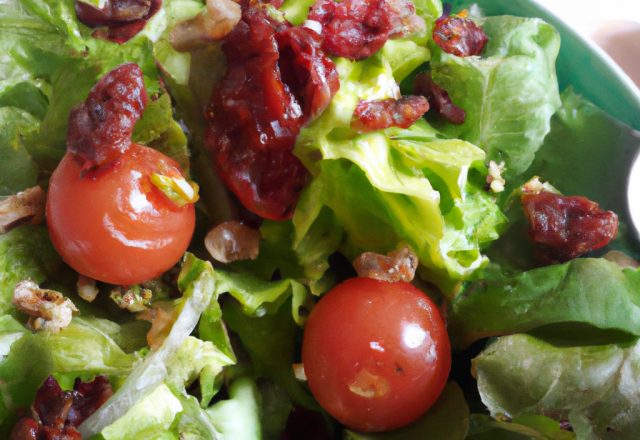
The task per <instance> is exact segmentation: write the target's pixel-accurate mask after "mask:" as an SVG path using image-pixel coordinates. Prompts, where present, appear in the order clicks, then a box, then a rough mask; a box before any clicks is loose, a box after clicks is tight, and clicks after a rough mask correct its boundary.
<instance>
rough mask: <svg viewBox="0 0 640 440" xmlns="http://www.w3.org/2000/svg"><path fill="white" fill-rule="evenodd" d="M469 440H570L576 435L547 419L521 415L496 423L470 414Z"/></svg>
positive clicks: (487, 418) (484, 417) (485, 417)
mask: <svg viewBox="0 0 640 440" xmlns="http://www.w3.org/2000/svg"><path fill="white" fill-rule="evenodd" d="M470 422H471V423H470V426H469V435H468V436H467V438H468V439H469V440H530V439H535V440H572V439H575V438H576V434H575V433H574V432H571V431H567V430H565V429H562V428H561V427H560V423H558V422H556V421H555V420H553V419H550V418H549V417H546V416H542V415H533V414H522V415H520V416H517V417H515V418H514V419H513V421H508V422H507V421H498V420H495V419H493V418H491V417H490V416H487V415H485V414H471V417H470Z"/></svg>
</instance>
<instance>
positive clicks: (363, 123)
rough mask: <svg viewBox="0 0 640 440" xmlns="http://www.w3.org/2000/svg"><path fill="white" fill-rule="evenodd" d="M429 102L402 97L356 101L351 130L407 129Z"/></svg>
mask: <svg viewBox="0 0 640 440" xmlns="http://www.w3.org/2000/svg"><path fill="white" fill-rule="evenodd" d="M427 110H429V102H428V101H427V98H425V97H423V96H404V97H402V98H400V99H393V98H390V99H379V100H374V101H368V100H364V99H361V100H360V101H358V105H357V106H356V111H355V112H354V114H353V115H354V116H355V117H356V120H354V121H353V122H351V128H354V129H356V130H359V131H365V132H366V131H373V130H384V129H385V128H389V127H400V128H409V127H411V126H412V125H413V124H414V123H415V122H416V121H417V120H418V119H419V118H420V117H421V116H422V115H423V114H425V112H426V111H427Z"/></svg>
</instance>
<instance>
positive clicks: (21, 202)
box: [0, 186, 46, 234]
mask: <svg viewBox="0 0 640 440" xmlns="http://www.w3.org/2000/svg"><path fill="white" fill-rule="evenodd" d="M45 205H46V194H45V193H44V191H43V190H42V189H41V188H40V187H39V186H34V187H33V188H29V189H27V190H25V191H23V192H21V193H18V194H16V195H13V196H10V197H7V198H6V199H4V200H2V201H0V234H4V233H6V232H9V231H10V230H12V229H13V228H17V227H18V226H20V225H24V224H30V225H37V224H40V223H41V222H42V220H43V219H44V211H45Z"/></svg>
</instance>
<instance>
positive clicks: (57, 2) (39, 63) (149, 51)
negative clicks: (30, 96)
mask: <svg viewBox="0 0 640 440" xmlns="http://www.w3.org/2000/svg"><path fill="white" fill-rule="evenodd" d="M91 32H92V30H91V29H90V28H88V27H87V26H85V25H84V24H82V23H80V22H79V21H78V20H77V18H76V15H75V7H74V1H73V0H25V1H20V2H18V1H16V0H8V1H5V2H2V4H0V51H2V53H3V54H4V56H3V58H2V60H0V72H2V73H3V75H1V77H3V78H5V77H6V78H7V79H6V80H4V81H10V82H11V83H15V82H16V80H17V79H18V78H19V79H20V80H21V81H23V82H24V81H26V82H28V83H30V84H32V85H33V86H34V87H35V86H38V87H39V88H40V89H41V90H44V91H45V92H46V93H45V96H46V97H47V100H48V106H47V109H46V113H45V114H44V117H42V112H41V109H36V110H37V111H38V113H39V114H38V115H37V116H38V118H39V119H40V118H41V117H42V123H41V125H40V129H39V131H38V132H37V133H34V134H32V135H31V136H28V137H26V138H25V139H24V145H25V147H26V149H27V151H28V152H29V153H30V154H31V156H32V157H33V159H34V160H35V161H36V162H37V163H38V165H40V166H41V167H42V168H44V169H45V170H47V171H53V169H55V166H56V165H57V163H58V161H59V160H60V158H61V157H62V156H63V155H64V153H65V151H66V133H67V120H68V117H69V112H70V111H71V108H72V107H73V106H74V105H75V104H77V103H79V102H82V101H84V100H85V99H86V97H87V94H88V92H89V90H90V89H91V88H92V87H93V86H94V85H95V84H96V82H97V81H98V80H99V79H100V78H101V77H102V75H104V74H105V73H106V72H108V71H109V70H111V69H113V68H114V67H116V66H118V65H120V64H122V63H125V62H129V61H132V62H136V63H138V64H139V65H140V67H141V68H142V71H143V74H144V80H145V84H146V86H147V92H148V93H149V95H150V96H151V95H153V94H155V93H158V92H160V91H161V87H160V84H159V82H158V69H157V68H156V65H155V61H154V58H153V48H152V44H151V41H149V39H148V38H147V37H146V36H139V37H137V38H134V39H132V40H130V41H129V42H127V43H126V44H123V45H118V44H116V43H111V42H107V41H103V40H97V39H94V38H91V36H90V34H91ZM7 84H9V83H7V82H5V84H0V93H1V91H2V89H3V86H5V87H6V86H7Z"/></svg>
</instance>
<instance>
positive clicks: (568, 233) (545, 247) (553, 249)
mask: <svg viewBox="0 0 640 440" xmlns="http://www.w3.org/2000/svg"><path fill="white" fill-rule="evenodd" d="M522 204H523V206H524V211H525V213H526V215H527V218H528V219H529V225H530V226H531V229H530V230H529V238H531V240H533V241H534V242H535V243H536V257H537V258H538V259H540V260H541V261H542V262H544V263H550V264H553V263H558V262H565V261H569V260H571V259H574V258H576V257H577V256H578V255H580V254H583V253H585V252H587V251H590V250H592V249H598V248H600V247H602V246H604V245H606V244H607V243H609V241H611V240H612V239H613V238H614V237H615V236H616V234H617V232H618V216H617V215H616V214H615V213H613V212H611V211H607V212H605V211H603V210H602V209H600V207H599V206H598V204H597V203H595V202H592V201H591V200H589V199H586V198H584V197H564V196H560V195H557V194H552V193H548V192H541V193H539V194H525V195H523V196H522Z"/></svg>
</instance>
